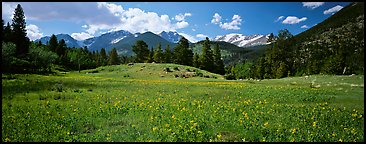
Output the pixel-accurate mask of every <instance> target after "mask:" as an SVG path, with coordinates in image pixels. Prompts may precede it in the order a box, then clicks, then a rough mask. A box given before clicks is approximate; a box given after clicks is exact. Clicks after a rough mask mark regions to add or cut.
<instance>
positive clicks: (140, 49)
mask: <svg viewBox="0 0 366 144" xmlns="http://www.w3.org/2000/svg"><path fill="white" fill-rule="evenodd" d="M132 51H133V52H134V53H135V54H136V62H145V61H146V60H148V57H149V49H148V45H147V44H146V43H145V42H144V41H142V40H138V41H136V44H135V45H133V46H132Z"/></svg>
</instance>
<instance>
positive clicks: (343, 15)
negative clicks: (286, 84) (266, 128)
mask: <svg viewBox="0 0 366 144" xmlns="http://www.w3.org/2000/svg"><path fill="white" fill-rule="evenodd" d="M269 40H270V41H272V43H271V44H269V45H268V48H267V49H266V52H265V56H263V57H261V58H259V59H258V60H257V61H256V63H255V65H252V64H249V65H248V66H246V67H245V69H237V70H234V68H231V71H228V74H227V75H228V76H227V77H229V78H238V76H237V74H236V73H240V72H242V71H248V74H247V75H246V76H245V77H242V78H248V77H254V78H260V79H262V78H282V77H286V76H301V75H304V74H306V75H311V74H337V75H338V74H363V73H364V62H363V61H364V4H363V3H358V2H356V3H351V4H350V5H348V6H346V7H344V8H343V9H342V10H340V11H339V12H337V13H335V14H334V15H332V16H331V17H329V18H328V19H326V20H325V21H323V22H321V23H319V24H318V25H316V26H314V27H312V28H311V29H309V30H307V31H305V32H303V33H300V34H298V35H296V36H293V35H292V34H291V33H290V32H289V31H288V30H286V29H285V30H280V31H279V33H278V35H277V36H273V37H272V38H270V39H269ZM239 65H243V64H239ZM234 67H235V66H234ZM228 69H229V70H230V68H228Z"/></svg>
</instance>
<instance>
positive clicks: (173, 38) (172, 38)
mask: <svg viewBox="0 0 366 144" xmlns="http://www.w3.org/2000/svg"><path fill="white" fill-rule="evenodd" d="M158 35H159V36H161V37H162V38H164V39H165V40H167V41H169V42H173V43H178V41H179V40H180V39H181V38H182V37H183V36H181V35H179V34H178V33H177V32H176V31H168V32H166V31H162V32H161V33H160V34H158Z"/></svg>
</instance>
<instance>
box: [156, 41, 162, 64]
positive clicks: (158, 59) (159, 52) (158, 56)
mask: <svg viewBox="0 0 366 144" xmlns="http://www.w3.org/2000/svg"><path fill="white" fill-rule="evenodd" d="M163 60H164V55H163V50H162V49H161V44H160V43H159V44H158V48H157V49H156V50H155V53H154V61H155V62H156V63H163Z"/></svg>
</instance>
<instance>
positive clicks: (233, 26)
mask: <svg viewBox="0 0 366 144" xmlns="http://www.w3.org/2000/svg"><path fill="white" fill-rule="evenodd" d="M232 20H233V21H231V22H230V23H224V24H222V23H220V27H221V28H222V29H226V30H229V29H233V30H239V29H240V27H239V25H241V18H240V16H239V15H234V16H233V18H232Z"/></svg>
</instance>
